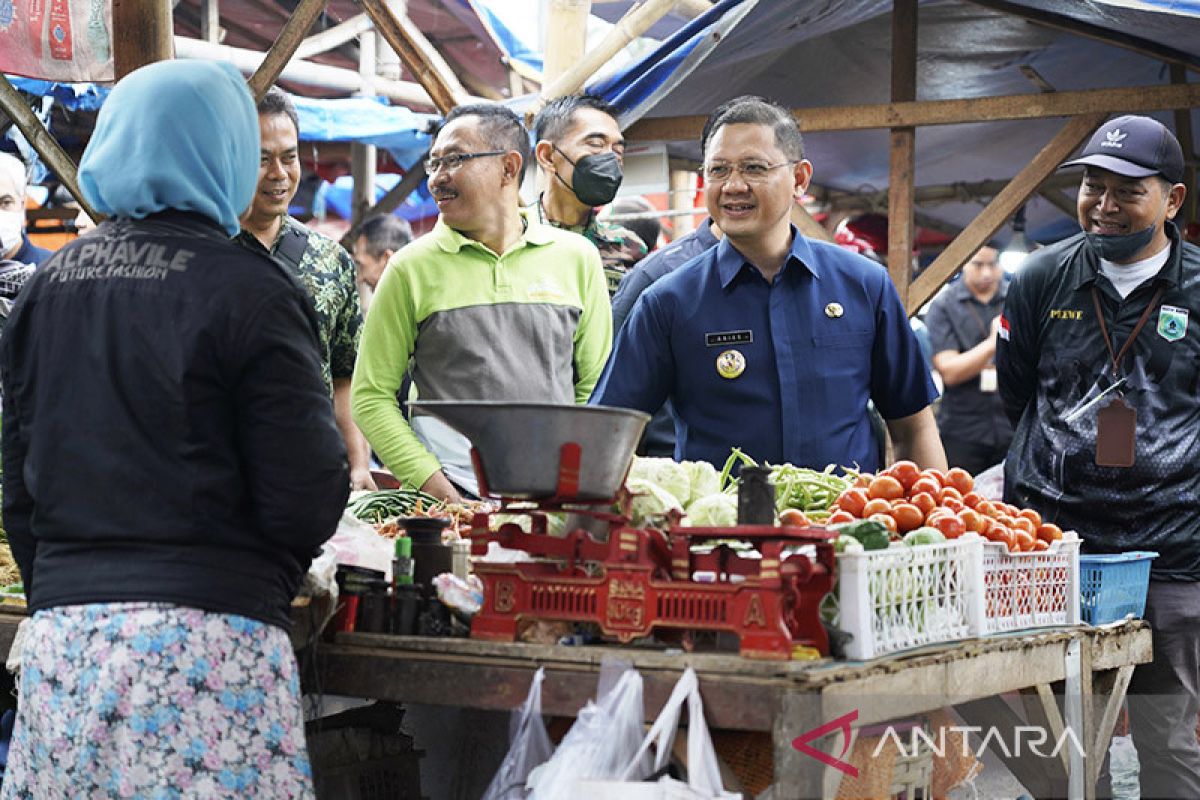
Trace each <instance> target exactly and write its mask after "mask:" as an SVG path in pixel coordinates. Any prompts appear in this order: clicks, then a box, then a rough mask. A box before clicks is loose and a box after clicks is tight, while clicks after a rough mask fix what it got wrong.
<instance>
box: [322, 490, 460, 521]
mask: <svg viewBox="0 0 1200 800" xmlns="http://www.w3.org/2000/svg"><path fill="white" fill-rule="evenodd" d="M440 503H441V501H440V500H438V499H437V498H436V497H434V496H433V495H430V494H426V493H425V492H422V491H419V490H416V489H380V490H379V491H376V492H367V493H366V494H364V495H361V496H359V497H356V498H354V499H353V500H351V501H350V502H349V503H348V504H347V505H346V510H348V511H349V512H350V513H351V514H353V515H354V516H355V517H357V518H358V519H361V520H363V521H364V522H370V523H372V524H374V525H379V524H380V523H383V522H385V521H387V520H389V519H394V518H396V517H407V516H411V515H412V513H413V511H414V509H416V508H417V506H418V504H420V506H421V508H423V509H428V508H430V507H432V506H436V505H439V504H440Z"/></svg>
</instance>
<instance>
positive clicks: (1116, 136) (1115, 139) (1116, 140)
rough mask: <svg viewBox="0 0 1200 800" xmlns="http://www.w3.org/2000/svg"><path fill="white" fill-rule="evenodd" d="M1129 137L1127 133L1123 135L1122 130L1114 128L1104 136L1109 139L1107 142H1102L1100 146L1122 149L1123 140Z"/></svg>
mask: <svg viewBox="0 0 1200 800" xmlns="http://www.w3.org/2000/svg"><path fill="white" fill-rule="evenodd" d="M1128 135H1129V134H1127V133H1121V129H1120V128H1113V129H1112V130H1111V131H1108V132H1106V133H1105V134H1104V137H1105V139H1107V141H1104V142H1101V143H1100V146H1101V147H1116V148H1120V147H1122V144H1121V140H1122V139H1124V138H1125V137H1126V136H1128Z"/></svg>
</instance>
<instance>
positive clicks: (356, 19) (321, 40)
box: [214, 0, 375, 58]
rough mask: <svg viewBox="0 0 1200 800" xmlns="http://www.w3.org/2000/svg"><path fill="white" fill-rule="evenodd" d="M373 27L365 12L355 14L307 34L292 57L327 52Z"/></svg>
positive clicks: (311, 55)
mask: <svg viewBox="0 0 1200 800" xmlns="http://www.w3.org/2000/svg"><path fill="white" fill-rule="evenodd" d="M214 1H215V0H214ZM374 27H375V25H374V24H373V23H372V22H371V18H370V17H368V16H367V15H366V14H356V15H355V16H353V17H351V18H350V19H348V20H346V21H345V22H342V23H340V24H338V25H334V26H333V27H332V28H326V29H325V30H323V31H321V32H320V33H314V34H313V35H312V36H309V37H308V38H307V39H305V40H304V41H303V42H301V43H300V46H299V47H297V48H296V52H295V53H294V54H292V58H311V57H313V56H315V55H319V54H321V53H326V52H329V51H330V50H332V49H334V48H335V47H341V46H342V45H344V44H346V43H347V42H352V41H354V40H355V39H357V38H358V37H359V36H361V35H362V34H364V33H366V32H367V31H369V30H371V29H373V28H374Z"/></svg>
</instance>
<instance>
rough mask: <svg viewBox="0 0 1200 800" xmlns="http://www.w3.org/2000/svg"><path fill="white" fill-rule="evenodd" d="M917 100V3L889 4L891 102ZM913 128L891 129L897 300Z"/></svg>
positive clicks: (903, 285)
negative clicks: (890, 22)
mask: <svg viewBox="0 0 1200 800" xmlns="http://www.w3.org/2000/svg"><path fill="white" fill-rule="evenodd" d="M916 99H917V0H895V2H894V3H892V102H893V103H909V102H912V101H914V100H916ZM916 136H917V132H916V129H915V128H913V127H911V126H904V127H898V128H892V132H891V157H890V168H889V175H890V177H889V179H888V274H889V275H891V278H892V283H894V284H896V291H898V292H899V293H900V299H901V300H902V301H903V300H907V298H908V285H909V283H910V282H911V281H912V249H913V210H914V208H913V206H914V203H913V198H914V192H915V188H914V177H915V176H914V171H915V162H916Z"/></svg>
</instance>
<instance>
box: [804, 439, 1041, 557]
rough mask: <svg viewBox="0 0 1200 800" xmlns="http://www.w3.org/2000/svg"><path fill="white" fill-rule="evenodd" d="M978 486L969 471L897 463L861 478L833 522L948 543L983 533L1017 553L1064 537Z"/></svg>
mask: <svg viewBox="0 0 1200 800" xmlns="http://www.w3.org/2000/svg"><path fill="white" fill-rule="evenodd" d="M974 488H975V480H974V478H972V477H971V474H970V473H969V472H967V471H966V470H964V469H959V468H958V467H955V468H953V469H951V470H948V471H946V472H942V471H941V470H936V469H927V470H924V471H922V470H920V469H919V468H918V467H917V465H916V464H914V463H913V462H911V461H897V462H896V463H895V464H893V465H892V466H891V467H889V468H888V469H886V470H884V471H883V472H880V473H879V474H878V475H869V474H865V473H864V474H861V475H859V476H857V479H856V481H855V485H854V486H853V487H851V488H849V489H846V490H845V491H843V492H842V493H841V494H840V495H838V497H837V499H836V500H835V501H834V503H833V506H832V509H833V513H832V514H831V515H830V516H829V518H828V520H827V522H828V524H830V525H837V524H839V523H848V522H854V521H856V520H874V521H875V522H877V523H879V524H880V525H883V526H884V527H885V528H887V529H888V531H890V532H891V534H893V535H895V536H899V535H904V534H909V533H910V532H914V531H916V532H920V531H922V530H926V529H929V528H932V529H934V530H936V531H937V532H939V533H940V534H941V535H942V536H943V537H944V538H945V539H957V538H959V537H960V536H963V535H964V534H966V533H968V532H971V533H977V534H979V535H980V536H982V537H984V538H985V539H987V540H989V541H992V542H1000V543H1001V544H1003V545H1004V546H1005V547H1006V548H1007V549H1008V551H1009V552H1012V553H1025V552H1037V551H1042V550H1046V549H1048V548H1049V547H1050V545H1051V544H1052V543H1054V542H1056V541H1058V540H1060V539H1062V538H1063V531H1062V529H1061V528H1059V527H1058V526H1057V525H1054V524H1053V523H1048V522H1043V521H1042V517H1041V515H1040V514H1038V512H1036V511H1034V510H1032V509H1028V508H1025V509H1020V508H1017V507H1015V506H1012V505H1009V504H1008V503H1003V502H1000V501H993V500H986V499H984V497H983V496H982V495H980V494H979V493H977V492H975V491H974ZM929 536H930V535H929V534H928V533H926V534H924V535H923V536H922V537H921V540H922V541H925V540H927V539H929ZM905 539H906V540H907V539H908V537H907V536H906V537H905Z"/></svg>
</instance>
